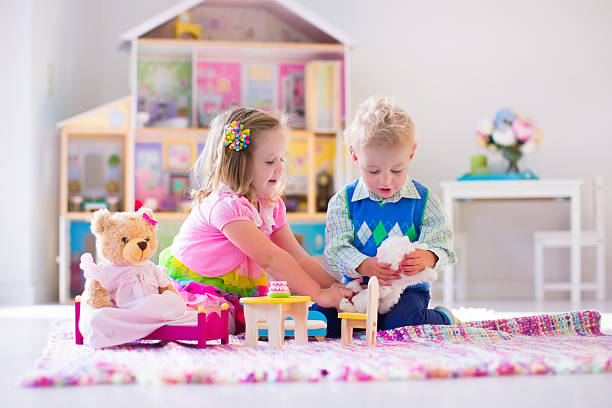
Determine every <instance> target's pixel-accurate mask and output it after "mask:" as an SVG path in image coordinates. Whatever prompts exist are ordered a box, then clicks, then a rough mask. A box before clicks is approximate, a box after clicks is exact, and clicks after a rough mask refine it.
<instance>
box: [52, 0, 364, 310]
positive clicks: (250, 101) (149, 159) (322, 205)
mask: <svg viewBox="0 0 612 408" xmlns="http://www.w3.org/2000/svg"><path fill="white" fill-rule="evenodd" d="M120 41H121V48H122V49H125V50H129V52H130V55H131V58H130V78H131V80H130V81H131V82H130V88H131V92H132V94H131V95H130V96H128V97H126V98H123V99H121V100H118V101H115V102H112V103H110V104H108V105H104V106H102V107H99V108H97V109H94V110H92V111H89V112H86V113H84V114H81V115H78V116H76V117H74V118H70V119H67V120H65V121H63V122H60V123H59V124H58V127H59V128H60V132H61V163H62V164H61V166H62V167H61V172H60V177H61V182H60V185H61V192H60V193H61V194H60V255H59V264H60V301H62V302H66V301H68V300H69V299H70V298H73V297H74V296H75V295H76V294H78V293H80V285H82V282H81V280H80V275H78V272H79V271H78V264H76V267H75V262H74V261H73V259H78V256H80V253H79V252H86V251H90V252H91V250H92V248H90V246H91V240H92V237H91V236H88V234H87V231H86V230H87V228H86V226H87V227H88V221H89V217H90V212H91V211H93V210H95V209H97V208H100V207H108V208H109V209H111V210H116V211H133V210H134V209H135V208H136V207H139V206H140V205H145V206H147V207H151V208H153V210H154V211H155V214H156V217H157V218H158V220H159V221H160V243H159V247H160V248H164V247H165V246H167V245H169V244H170V242H171V239H172V236H173V234H175V233H176V231H178V227H179V226H180V223H181V222H182V221H183V220H184V219H185V217H186V216H187V214H188V212H189V210H190V207H191V202H190V200H189V197H188V195H187V191H188V188H189V185H190V181H191V180H190V176H189V169H190V168H191V167H192V165H193V163H194V160H195V158H196V157H197V155H198V154H199V152H200V151H201V150H202V148H203V146H204V144H205V143H206V135H207V131H208V129H207V126H208V124H209V122H210V120H211V119H212V117H214V116H215V115H216V114H217V113H219V112H222V111H224V110H227V109H231V108H232V107H233V106H254V107H258V108H260V109H264V110H269V111H273V112H279V111H282V112H286V113H287V117H288V120H289V125H290V128H291V142H290V144H289V148H288V152H287V188H286V190H285V196H284V199H285V203H286V206H287V211H288V219H289V221H290V223H291V226H292V229H293V231H294V233H296V235H300V236H301V238H302V243H303V245H304V246H305V248H306V250H307V251H308V252H309V253H311V254H320V253H322V249H323V232H324V224H325V211H326V206H327V201H328V200H329V198H330V197H331V195H332V194H333V192H335V191H336V189H337V188H338V187H339V186H341V185H343V184H344V183H345V182H346V181H347V180H345V174H346V172H345V164H346V163H345V158H346V154H345V151H344V145H343V142H342V136H341V135H342V129H343V127H344V122H345V112H346V111H347V100H348V88H347V86H346V85H347V83H348V81H347V73H348V70H347V61H348V55H347V52H348V50H349V48H350V47H351V46H353V41H352V40H351V39H350V38H349V37H348V36H347V35H345V34H344V33H342V32H340V31H339V30H338V29H336V28H335V27H333V26H332V25H330V24H329V23H327V22H325V21H324V20H322V19H320V18H319V17H318V16H316V15H314V14H313V13H312V12H310V11H309V10H307V9H304V8H303V6H301V5H299V4H297V3H294V2H292V1H285V0H283V1H258V0H224V1H221V0H207V1H202V0H186V1H183V2H180V3H178V4H176V5H175V6H174V7H172V8H170V9H168V10H166V11H164V12H162V13H160V14H158V15H156V16H154V17H152V18H150V19H149V20H147V21H145V22H143V23H142V24H140V25H138V26H137V27H134V28H133V29H131V30H129V31H127V32H125V33H124V34H123V35H122V36H121V38H120ZM88 242H89V244H88ZM88 245H89V246H88ZM75 268H76V269H77V270H75V271H74V273H71V270H73V269H75Z"/></svg>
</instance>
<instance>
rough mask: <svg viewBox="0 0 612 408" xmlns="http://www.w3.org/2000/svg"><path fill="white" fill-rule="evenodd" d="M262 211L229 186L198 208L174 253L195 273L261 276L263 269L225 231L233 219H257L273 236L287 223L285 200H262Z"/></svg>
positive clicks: (256, 222)
mask: <svg viewBox="0 0 612 408" xmlns="http://www.w3.org/2000/svg"><path fill="white" fill-rule="evenodd" d="M258 204H259V211H257V209H256V208H255V206H253V204H251V203H250V202H249V200H247V199H246V198H245V197H243V196H239V195H236V194H234V193H232V192H231V191H229V190H228V189H227V188H225V189H223V190H222V191H217V192H213V193H211V194H210V195H209V196H208V197H206V198H204V200H202V202H201V203H200V204H199V205H197V206H196V207H194V208H193V209H192V210H191V213H189V216H188V217H187V219H186V220H185V222H184V223H183V225H182V226H181V229H180V231H179V233H178V235H177V236H176V237H175V238H174V241H173V242H172V247H171V252H172V255H173V256H174V257H175V258H177V259H178V260H179V261H181V262H182V263H183V264H184V265H185V266H187V267H188V268H189V269H191V270H192V271H194V272H197V273H199V274H202V275H205V276H211V277H215V276H221V275H224V274H226V273H228V272H230V271H232V270H236V272H237V273H239V274H240V275H244V276H248V277H249V278H253V279H258V278H259V277H260V275H261V271H262V268H261V267H260V266H258V265H257V264H256V263H255V262H254V261H253V260H252V259H250V258H249V257H247V256H246V254H245V253H244V252H242V251H241V250H240V249H239V248H238V247H236V246H235V245H234V244H233V243H232V242H231V241H230V240H229V239H228V238H227V237H226V236H225V235H224V234H223V232H221V231H222V230H223V227H225V226H226V225H227V224H229V223H230V222H233V221H239V220H246V221H251V222H253V223H254V224H255V225H256V226H257V227H258V228H259V229H260V230H261V231H262V232H263V233H264V234H265V235H266V237H268V238H270V235H272V234H273V233H274V232H276V231H277V230H279V229H280V228H282V227H283V226H284V225H285V224H286V223H287V214H286V209H285V203H284V202H283V201H282V200H281V199H280V198H279V199H278V200H277V201H276V203H273V204H270V203H269V202H267V201H266V200H264V199H260V200H259V203H258Z"/></svg>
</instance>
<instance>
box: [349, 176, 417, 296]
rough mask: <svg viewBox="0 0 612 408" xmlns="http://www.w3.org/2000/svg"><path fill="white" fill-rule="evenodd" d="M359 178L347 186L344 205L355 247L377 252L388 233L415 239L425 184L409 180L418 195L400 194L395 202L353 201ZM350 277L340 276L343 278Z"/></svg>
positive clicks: (363, 250)
mask: <svg viewBox="0 0 612 408" xmlns="http://www.w3.org/2000/svg"><path fill="white" fill-rule="evenodd" d="M358 182H359V179H357V180H355V181H354V182H353V183H351V184H349V185H348V186H346V207H347V211H348V215H349V218H350V219H351V222H352V223H353V229H354V231H355V236H354V237H353V238H354V239H353V245H354V246H355V248H357V249H358V250H359V251H360V252H361V253H362V254H364V255H367V256H376V250H377V249H378V247H379V246H380V244H381V243H382V242H383V241H384V240H385V239H386V238H388V237H391V236H408V238H410V241H412V242H414V241H418V239H419V236H420V235H421V224H422V223H423V215H424V214H425V206H426V205H427V200H428V197H429V189H428V188H427V187H425V186H423V185H422V184H420V183H418V182H416V181H414V180H412V182H413V183H414V186H415V187H416V189H417V191H418V193H419V195H420V196H421V198H419V199H414V198H405V197H402V198H400V199H399V200H398V201H396V202H395V203H383V202H382V201H374V200H371V199H370V198H364V199H362V200H357V201H352V198H353V194H354V193H355V188H356V187H357V183H358ZM352 279H353V278H350V277H348V276H343V281H345V282H348V281H350V280H352ZM364 283H366V282H364ZM412 288H423V289H429V283H420V284H418V285H414V286H412Z"/></svg>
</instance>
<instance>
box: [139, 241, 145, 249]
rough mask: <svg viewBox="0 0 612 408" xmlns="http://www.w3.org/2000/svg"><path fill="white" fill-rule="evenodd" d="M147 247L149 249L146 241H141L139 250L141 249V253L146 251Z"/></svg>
mask: <svg viewBox="0 0 612 408" xmlns="http://www.w3.org/2000/svg"><path fill="white" fill-rule="evenodd" d="M146 247H147V243H146V242H145V241H140V242H139V243H138V248H140V250H141V251H144V250H145V248H146Z"/></svg>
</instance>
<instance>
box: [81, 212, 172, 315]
mask: <svg viewBox="0 0 612 408" xmlns="http://www.w3.org/2000/svg"><path fill="white" fill-rule="evenodd" d="M156 225H157V221H155V220H154V219H153V211H152V210H150V209H148V208H141V209H139V210H138V211H137V212H121V213H114V214H112V215H111V213H110V212H109V211H108V210H107V209H102V210H98V211H96V212H95V213H94V214H93V217H92V220H91V231H92V232H93V234H94V236H95V237H96V248H97V251H98V256H99V257H100V258H101V259H102V260H103V261H104V262H101V263H100V264H98V265H96V264H95V263H94V261H93V257H92V256H91V254H89V253H86V254H83V255H82V256H81V269H82V270H83V271H84V273H85V277H86V282H85V290H84V291H83V295H82V299H83V301H84V302H85V303H87V304H88V305H89V306H91V307H93V308H96V309H97V308H102V307H121V306H122V305H123V304H128V303H129V302H131V301H134V300H138V299H141V298H144V297H146V296H148V295H151V294H153V293H157V294H161V293H162V292H164V291H167V290H170V291H172V292H174V293H177V294H178V292H177V291H176V289H175V288H174V286H173V284H172V280H171V279H170V278H169V277H168V276H167V275H166V273H165V272H166V268H164V267H160V266H157V265H155V264H154V263H153V262H151V261H150V260H149V257H151V255H153V253H154V252H155V250H156V249H157V233H156V229H157V226H156Z"/></svg>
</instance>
